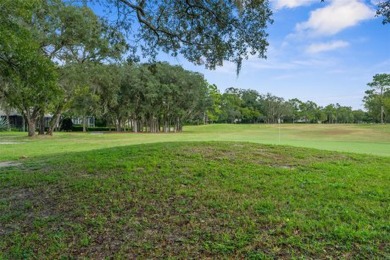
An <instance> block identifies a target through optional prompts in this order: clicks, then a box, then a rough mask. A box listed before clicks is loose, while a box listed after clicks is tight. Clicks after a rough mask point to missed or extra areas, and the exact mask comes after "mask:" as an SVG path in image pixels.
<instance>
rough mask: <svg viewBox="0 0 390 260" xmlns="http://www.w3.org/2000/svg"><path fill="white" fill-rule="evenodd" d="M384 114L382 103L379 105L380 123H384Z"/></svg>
mask: <svg viewBox="0 0 390 260" xmlns="http://www.w3.org/2000/svg"><path fill="white" fill-rule="evenodd" d="M384 114H385V108H384V107H383V105H381V124H383V123H384V120H383V119H384Z"/></svg>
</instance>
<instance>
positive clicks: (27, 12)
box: [0, 0, 390, 136]
mask: <svg viewBox="0 0 390 260" xmlns="http://www.w3.org/2000/svg"><path fill="white" fill-rule="evenodd" d="M1 6H2V14H4V15H0V106H1V109H2V110H3V111H5V112H6V113H8V115H9V113H10V111H13V110H16V111H17V112H18V113H19V114H20V115H22V116H23V118H24V121H25V122H26V123H27V125H28V135H29V136H34V135H35V134H36V130H38V131H39V134H45V131H46V133H47V134H52V133H53V131H54V130H55V129H57V128H58V126H59V124H60V122H61V120H62V119H64V118H66V117H81V118H84V120H83V121H84V130H86V127H85V122H86V120H85V119H86V118H87V117H91V116H93V117H95V118H97V119H98V121H99V122H100V123H101V126H104V125H106V126H115V128H116V130H117V131H122V130H130V131H133V132H140V131H147V132H160V131H162V132H169V131H176V132H177V131H181V130H182V126H183V124H201V123H203V124H204V123H277V122H291V123H297V122H302V123H318V122H321V123H358V122H382V123H384V122H389V120H390V117H389V116H388V115H389V114H390V113H389V111H390V101H389V100H390V93H389V91H390V90H389V86H390V83H389V82H390V76H389V74H378V75H375V76H374V79H373V82H371V83H369V84H368V85H369V86H370V89H369V90H368V91H367V92H366V96H365V98H364V102H365V107H366V108H367V112H364V111H361V110H356V111H354V110H352V109H351V108H350V107H345V106H341V105H339V104H331V105H328V106H326V107H320V106H318V105H317V104H315V103H314V102H312V101H300V100H298V99H292V100H287V101H286V100H284V99H283V98H281V97H276V96H273V95H272V94H260V93H258V92H257V91H255V90H245V89H237V88H229V89H227V90H226V91H225V92H224V93H220V92H219V90H218V89H217V87H216V86H215V85H209V84H208V83H207V81H206V80H205V79H204V78H203V76H202V75H201V74H199V73H195V72H191V71H187V70H184V69H183V68H181V67H180V66H171V65H169V64H167V63H154V62H153V63H152V62H151V63H149V64H140V63H139V62H138V59H137V55H129V57H128V58H127V60H126V61H125V60H124V55H127V54H129V53H133V54H134V53H135V49H133V48H132V47H131V46H130V45H129V44H128V42H127V41H126V37H125V36H124V35H123V33H122V31H121V30H120V29H118V27H117V26H116V25H113V24H110V23H109V22H108V21H107V20H105V19H103V18H102V17H99V16H97V15H96V14H95V13H94V12H93V11H92V10H91V9H90V8H89V7H88V6H87V5H77V4H75V5H72V4H71V2H69V1H61V0H54V1H44V0H34V1H22V0H18V1H16V0H15V1H11V0H7V1H4V3H2V5H1ZM133 47H134V46H133ZM141 47H142V46H141ZM178 47H179V46H178ZM193 51H194V52H196V51H197V50H196V49H194V50H193ZM187 54H188V55H190V56H192V55H194V57H197V58H200V57H201V56H199V57H198V56H197V55H196V53H187ZM206 58H209V57H206ZM210 62H211V63H213V62H212V61H210ZM214 62H215V61H214ZM240 62H241V61H240V60H238V64H240ZM211 67H213V66H211ZM47 115H50V120H49V122H45V119H46V118H47ZM1 120H2V122H1V123H0V126H1V125H5V124H4V119H1ZM46 124H47V125H46ZM8 125H9V124H8ZM45 125H46V126H47V127H46V128H45V127H44V126H45ZM37 126H39V127H37Z"/></svg>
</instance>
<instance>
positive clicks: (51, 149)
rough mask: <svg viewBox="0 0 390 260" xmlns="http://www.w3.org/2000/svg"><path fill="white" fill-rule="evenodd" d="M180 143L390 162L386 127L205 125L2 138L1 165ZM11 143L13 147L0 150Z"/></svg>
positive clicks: (3, 134)
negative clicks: (268, 147)
mask: <svg viewBox="0 0 390 260" xmlns="http://www.w3.org/2000/svg"><path fill="white" fill-rule="evenodd" d="M173 141H175V142H179V141H238V142H251V143H263V144H282V145H291V146H297V147H308V148H316V149H322V150H330V151H341V152H353V153H364V154H372V155H381V156H390V125H304V124H303V125H300V124H295V125H292V124H286V125H284V124H283V125H280V126H278V125H264V124H261V125H225V124H220V125H206V126H186V127H185V129H184V132H183V133H178V134H164V133H159V134H132V133H125V134H91V133H88V134H84V133H55V135H54V136H53V137H37V138H33V139H31V138H28V137H26V133H15V132H14V133H7V132H0V149H1V150H0V162H1V161H7V160H17V159H20V158H21V157H23V158H24V157H33V156H42V155H47V154H49V155H50V154H55V153H65V152H75V151H88V150H93V149H102V148H109V147H117V146H124V145H134V144H145V143H158V142H173ZM2 142H3V143H4V142H15V143H16V144H1V143H2Z"/></svg>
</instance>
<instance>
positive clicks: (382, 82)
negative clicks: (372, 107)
mask: <svg viewBox="0 0 390 260" xmlns="http://www.w3.org/2000/svg"><path fill="white" fill-rule="evenodd" d="M367 85H368V86H370V87H371V88H372V91H366V94H367V96H368V97H367V99H365V101H366V103H367V102H370V101H371V102H372V101H373V100H375V98H374V97H373V96H375V95H377V101H378V102H379V104H378V105H379V106H380V122H381V124H383V123H384V116H385V103H386V102H385V96H384V94H385V92H387V91H388V90H389V89H390V74H385V73H383V74H376V75H375V76H374V77H373V80H372V82H370V83H368V84H367ZM370 96H371V97H370ZM369 100H370V101H369Z"/></svg>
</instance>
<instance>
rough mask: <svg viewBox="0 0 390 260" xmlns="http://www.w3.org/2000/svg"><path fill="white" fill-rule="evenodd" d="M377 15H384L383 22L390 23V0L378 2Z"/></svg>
mask: <svg viewBox="0 0 390 260" xmlns="http://www.w3.org/2000/svg"><path fill="white" fill-rule="evenodd" d="M376 15H377V16H383V21H382V23H383V24H387V23H390V1H389V0H387V1H383V2H382V1H381V2H380V3H378V9H377V11H376Z"/></svg>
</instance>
